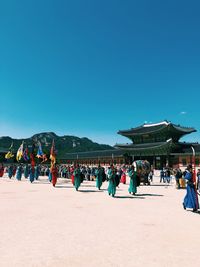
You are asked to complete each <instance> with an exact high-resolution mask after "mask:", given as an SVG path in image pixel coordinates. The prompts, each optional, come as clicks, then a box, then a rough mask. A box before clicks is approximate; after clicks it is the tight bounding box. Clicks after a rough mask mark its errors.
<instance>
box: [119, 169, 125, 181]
mask: <svg viewBox="0 0 200 267" xmlns="http://www.w3.org/2000/svg"><path fill="white" fill-rule="evenodd" d="M120 182H121V183H122V184H126V170H125V169H123V170H122V175H121V180H120Z"/></svg>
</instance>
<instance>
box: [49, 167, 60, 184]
mask: <svg viewBox="0 0 200 267" xmlns="http://www.w3.org/2000/svg"><path fill="white" fill-rule="evenodd" d="M51 173H52V184H53V186H55V185H56V183H57V177H58V169H57V168H56V167H53V168H52V169H51Z"/></svg>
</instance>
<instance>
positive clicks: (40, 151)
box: [36, 141, 44, 158]
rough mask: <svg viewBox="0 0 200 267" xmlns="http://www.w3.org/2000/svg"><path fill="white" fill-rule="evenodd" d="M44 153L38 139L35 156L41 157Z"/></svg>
mask: <svg viewBox="0 0 200 267" xmlns="http://www.w3.org/2000/svg"><path fill="white" fill-rule="evenodd" d="M43 155H44V153H43V151H42V145H41V143H40V141H38V151H37V155H36V157H37V158H42V156H43Z"/></svg>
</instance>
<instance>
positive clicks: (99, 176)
mask: <svg viewBox="0 0 200 267" xmlns="http://www.w3.org/2000/svg"><path fill="white" fill-rule="evenodd" d="M95 175H96V187H97V188H98V189H99V190H100V188H101V186H102V183H103V170H102V169H101V168H99V169H96V171H95Z"/></svg>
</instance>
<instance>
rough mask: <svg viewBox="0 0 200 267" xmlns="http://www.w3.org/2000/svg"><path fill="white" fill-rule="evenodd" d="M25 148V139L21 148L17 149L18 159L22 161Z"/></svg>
mask: <svg viewBox="0 0 200 267" xmlns="http://www.w3.org/2000/svg"><path fill="white" fill-rule="evenodd" d="M23 148H24V141H23V142H22V144H21V145H20V147H19V149H18V150H17V156H16V159H17V161H20V159H21V158H22V156H23Z"/></svg>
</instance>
